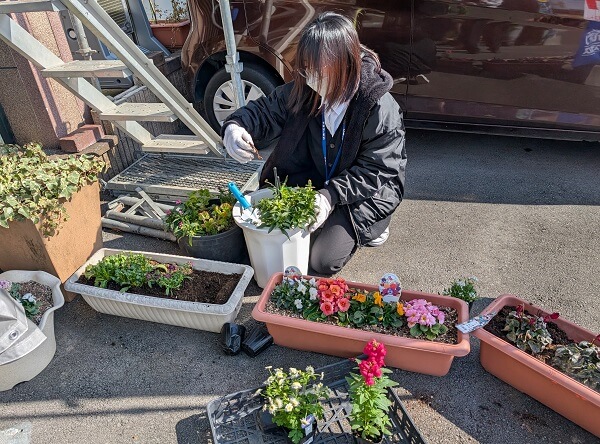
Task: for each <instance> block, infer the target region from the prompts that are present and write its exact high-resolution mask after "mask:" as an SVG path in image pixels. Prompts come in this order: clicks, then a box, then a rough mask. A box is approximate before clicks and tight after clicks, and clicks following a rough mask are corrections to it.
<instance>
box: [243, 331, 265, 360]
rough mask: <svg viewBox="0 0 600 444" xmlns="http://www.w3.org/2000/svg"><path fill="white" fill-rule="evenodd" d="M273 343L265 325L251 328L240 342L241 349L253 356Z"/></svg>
mask: <svg viewBox="0 0 600 444" xmlns="http://www.w3.org/2000/svg"><path fill="white" fill-rule="evenodd" d="M272 344H273V336H271V335H270V334H269V332H268V330H267V329H266V328H265V327H255V328H253V329H252V330H251V331H250V333H248V336H246V339H245V340H244V342H242V350H244V352H245V353H246V354H247V355H248V356H250V357H252V358H254V357H255V356H257V355H258V354H260V353H262V352H263V351H265V350H266V349H267V348H269V347H270V346H271V345H272Z"/></svg>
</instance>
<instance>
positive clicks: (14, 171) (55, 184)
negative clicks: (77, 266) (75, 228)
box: [0, 143, 104, 237]
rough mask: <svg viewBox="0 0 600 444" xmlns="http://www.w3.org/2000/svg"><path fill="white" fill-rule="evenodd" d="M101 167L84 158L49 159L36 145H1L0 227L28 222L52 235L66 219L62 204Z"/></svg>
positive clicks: (95, 162)
mask: <svg viewBox="0 0 600 444" xmlns="http://www.w3.org/2000/svg"><path fill="white" fill-rule="evenodd" d="M103 168H104V162H102V160H101V159H99V158H96V157H92V156H87V155H82V156H77V157H76V156H69V157H67V158H62V159H50V158H49V157H48V156H47V155H46V154H45V153H44V151H42V147H41V145H40V144H38V143H29V144H27V145H24V146H22V147H20V146H18V145H0V171H2V175H0V227H4V228H8V227H9V224H10V222H11V221H13V220H17V221H18V220H27V219H28V220H30V221H32V222H33V223H34V224H37V223H40V222H41V232H42V234H43V235H44V236H46V237H52V236H54V234H56V232H57V231H58V230H59V229H60V226H61V223H62V222H64V221H66V220H67V219H68V217H69V215H68V214H67V212H66V210H65V208H64V203H65V202H66V201H68V200H69V199H71V197H72V196H73V195H74V194H75V193H77V192H78V191H79V190H80V189H81V188H83V187H84V186H85V185H87V184H90V183H93V182H95V181H96V180H98V173H100V172H101V171H102V170H103Z"/></svg>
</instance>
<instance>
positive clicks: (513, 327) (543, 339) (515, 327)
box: [503, 305, 552, 355]
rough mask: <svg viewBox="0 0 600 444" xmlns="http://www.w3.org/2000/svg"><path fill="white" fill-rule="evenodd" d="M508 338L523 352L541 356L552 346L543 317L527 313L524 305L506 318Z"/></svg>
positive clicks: (505, 327) (505, 329)
mask: <svg viewBox="0 0 600 444" xmlns="http://www.w3.org/2000/svg"><path fill="white" fill-rule="evenodd" d="M503 331H506V332H508V333H506V338H507V339H508V340H509V341H511V342H512V343H514V344H515V345H516V346H517V347H518V348H520V349H521V350H523V351H530V352H531V353H533V354H534V355H535V354H539V353H541V352H542V351H544V350H545V349H546V347H548V346H549V345H550V344H552V337H551V336H550V333H549V332H548V330H547V328H546V321H545V319H544V318H543V317H541V316H534V315H530V314H527V313H525V309H524V308H523V306H522V305H520V306H518V307H517V310H516V311H511V312H510V313H509V314H508V316H507V317H506V324H505V326H504V329H503Z"/></svg>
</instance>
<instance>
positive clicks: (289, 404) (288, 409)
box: [285, 402, 294, 413]
mask: <svg viewBox="0 0 600 444" xmlns="http://www.w3.org/2000/svg"><path fill="white" fill-rule="evenodd" d="M292 410H294V406H293V405H292V403H291V402H288V403H287V404H286V405H285V411H286V412H288V413H289V412H291V411H292Z"/></svg>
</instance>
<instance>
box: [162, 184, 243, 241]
mask: <svg viewBox="0 0 600 444" xmlns="http://www.w3.org/2000/svg"><path fill="white" fill-rule="evenodd" d="M234 203H235V199H234V197H233V196H232V195H231V193H225V192H221V193H219V195H218V196H217V197H214V196H212V195H211V194H210V191H208V190H206V189H202V190H196V191H194V192H192V193H191V194H190V195H189V198H188V200H187V201H185V202H184V203H181V202H179V204H178V205H177V206H176V207H175V208H174V209H173V210H172V211H170V212H168V213H167V217H166V219H165V225H166V227H167V228H168V229H169V230H170V231H171V232H173V234H174V235H175V237H177V239H181V238H185V237H187V238H188V243H189V245H192V237H193V236H210V235H214V234H219V233H223V232H225V231H227V230H229V229H230V228H232V227H233V226H234V223H233V216H232V215H231V210H232V208H233V204H234Z"/></svg>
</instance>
